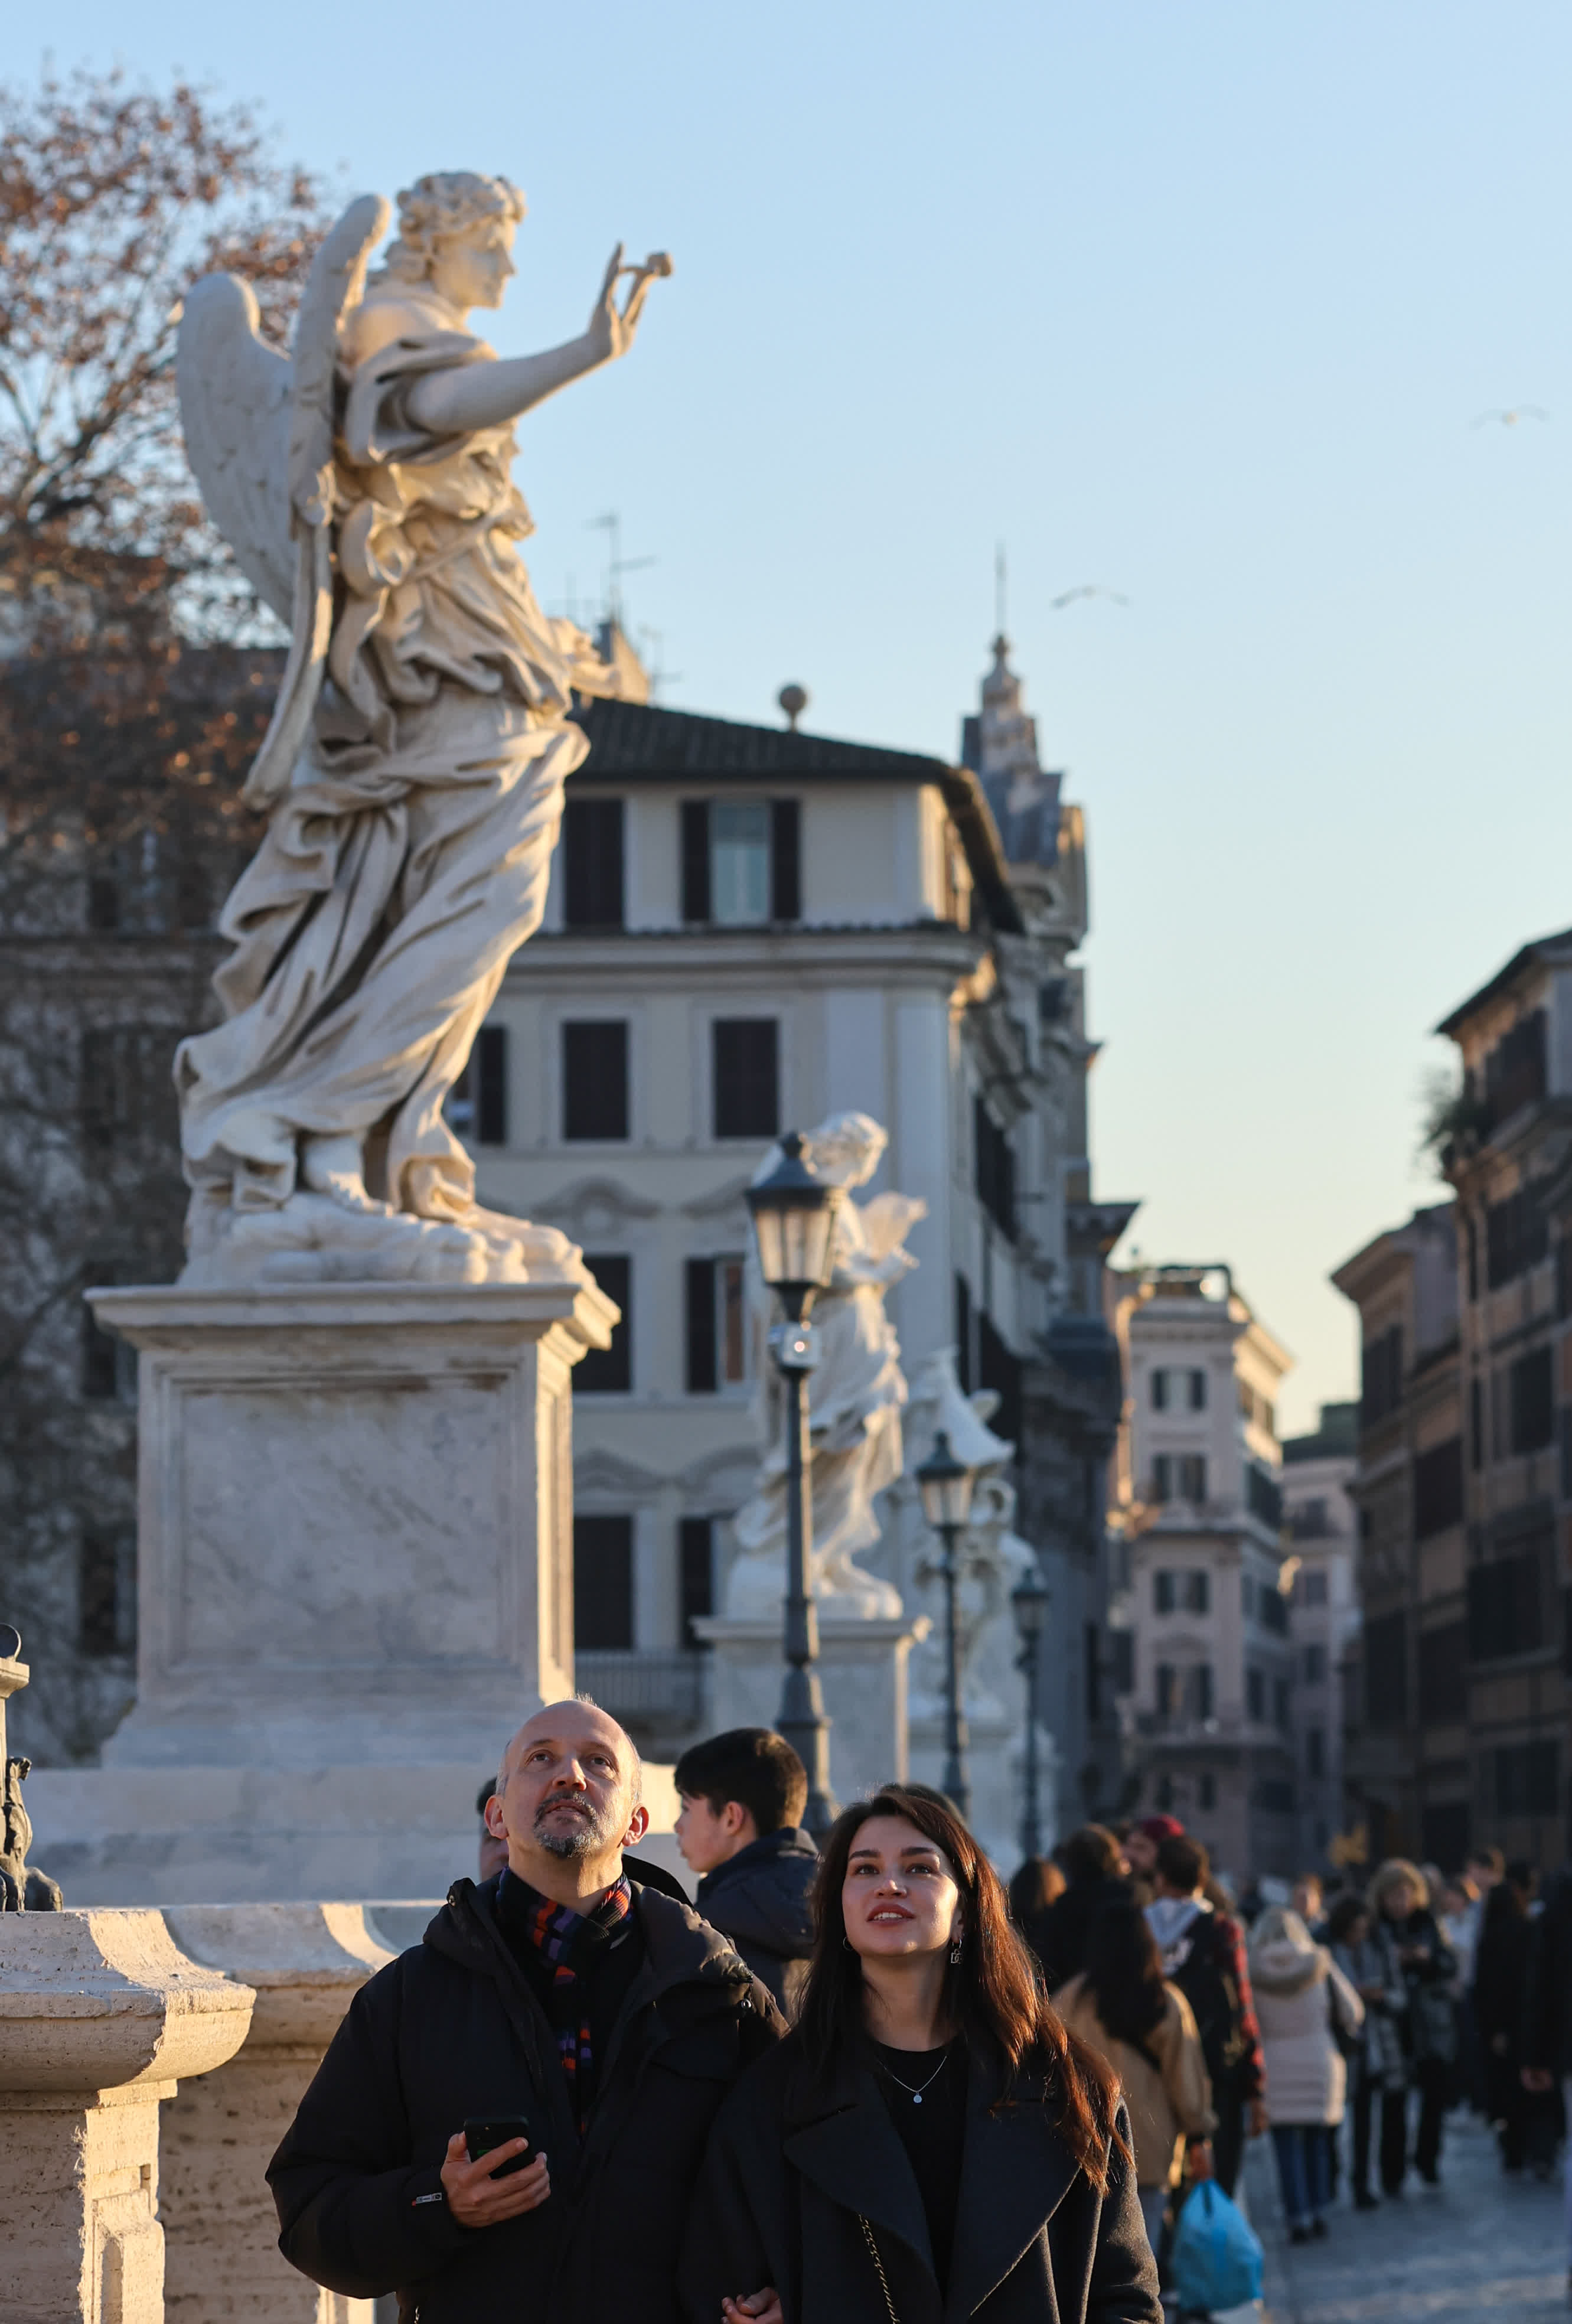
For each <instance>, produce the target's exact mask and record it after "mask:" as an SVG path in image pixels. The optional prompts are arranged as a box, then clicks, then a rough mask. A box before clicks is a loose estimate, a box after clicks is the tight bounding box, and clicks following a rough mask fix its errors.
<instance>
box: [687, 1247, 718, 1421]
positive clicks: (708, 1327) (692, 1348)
mask: <svg viewBox="0 0 1572 2324" xmlns="http://www.w3.org/2000/svg"><path fill="white" fill-rule="evenodd" d="M687 1310H688V1394H689V1395H690V1396H712V1395H713V1394H714V1392H715V1388H716V1385H717V1382H716V1377H715V1262H714V1260H713V1259H689V1261H688V1265H687Z"/></svg>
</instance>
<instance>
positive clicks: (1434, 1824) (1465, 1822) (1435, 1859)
mask: <svg viewBox="0 0 1572 2324" xmlns="http://www.w3.org/2000/svg"><path fill="white" fill-rule="evenodd" d="M1473 1845H1474V1840H1473V1818H1472V1816H1471V1815H1470V1814H1469V1812H1468V1803H1467V1801H1466V1800H1436V1801H1432V1803H1430V1806H1429V1807H1424V1808H1421V1809H1420V1855H1421V1856H1422V1857H1423V1858H1424V1860H1425V1862H1426V1863H1427V1864H1466V1862H1467V1861H1468V1851H1469V1849H1471V1848H1472V1847H1473Z"/></svg>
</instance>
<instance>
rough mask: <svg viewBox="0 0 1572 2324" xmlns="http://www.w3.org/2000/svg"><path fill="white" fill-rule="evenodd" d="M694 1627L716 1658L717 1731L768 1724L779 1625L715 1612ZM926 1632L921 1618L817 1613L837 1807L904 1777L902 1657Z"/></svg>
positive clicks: (776, 1700) (777, 1678)
mask: <svg viewBox="0 0 1572 2324" xmlns="http://www.w3.org/2000/svg"><path fill="white" fill-rule="evenodd" d="M694 1629H695V1630H697V1632H698V1633H699V1636H700V1637H703V1638H704V1639H707V1640H708V1642H709V1644H710V1646H712V1649H713V1653H714V1673H713V1681H712V1684H713V1692H712V1713H711V1716H712V1719H713V1721H714V1725H715V1727H716V1729H717V1730H721V1729H725V1728H728V1727H773V1726H774V1725H775V1723H776V1715H777V1711H778V1710H779V1708H780V1682H781V1669H782V1664H781V1626H780V1623H779V1622H778V1621H742V1620H738V1619H734V1618H731V1617H730V1616H726V1615H713V1616H711V1617H709V1618H706V1619H704V1620H703V1621H697V1622H695V1623H694ZM927 1635H928V1618H927V1616H926V1615H925V1614H919V1615H916V1616H915V1618H914V1617H910V1616H907V1615H904V1614H902V1615H896V1616H893V1617H891V1616H886V1617H883V1618H878V1619H876V1620H871V1621H869V1620H858V1621H838V1620H836V1619H835V1618H833V1617H832V1616H828V1617H827V1616H824V1615H823V1614H821V1616H820V1620H819V1681H820V1684H821V1686H822V1688H823V1695H824V1709H825V1711H826V1712H827V1713H828V1714H829V1717H830V1720H831V1729H830V1781H831V1786H832V1790H833V1791H834V1794H835V1796H836V1798H837V1799H838V1800H839V1801H840V1802H841V1805H842V1806H845V1805H846V1803H848V1802H849V1801H851V1800H854V1799H858V1798H860V1796H861V1795H862V1794H864V1793H867V1792H871V1791H875V1790H877V1789H878V1785H879V1784H885V1783H903V1782H904V1781H905V1780H906V1773H907V1747H906V1657H907V1655H909V1654H910V1653H911V1650H912V1648H913V1646H915V1644H916V1643H917V1641H918V1640H919V1639H920V1638H925V1637H927Z"/></svg>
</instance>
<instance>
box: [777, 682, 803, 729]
mask: <svg viewBox="0 0 1572 2324" xmlns="http://www.w3.org/2000/svg"><path fill="white" fill-rule="evenodd" d="M775 698H776V700H777V702H778V703H779V704H780V706H781V708H782V709H783V710H784V711H785V712H786V716H787V717H788V718H789V719H790V720H791V722H792V724H793V725H794V726H795V724H796V723H797V720H798V719H799V718H800V717H801V716H802V715H803V713H804V710H805V709H806V708H807V706H808V701H809V696H808V689H807V687H805V686H783V687H781V690H780V692H779V693H778V694H777V696H776V697H775Z"/></svg>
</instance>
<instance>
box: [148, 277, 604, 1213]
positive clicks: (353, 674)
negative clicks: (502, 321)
mask: <svg viewBox="0 0 1572 2324" xmlns="http://www.w3.org/2000/svg"><path fill="white" fill-rule="evenodd" d="M460 321H461V318H459V317H458V316H456V315H455V313H454V312H453V310H452V309H449V308H448V307H446V305H445V303H444V302H443V301H442V300H439V299H438V298H437V296H436V294H435V292H434V291H432V290H431V288H430V286H429V285H428V284H409V283H406V282H400V281H394V280H391V278H388V277H386V276H383V277H381V278H378V279H376V280H374V281H373V282H372V285H371V287H370V289H369V290H368V291H367V294H366V298H365V300H364V302H363V305H362V306H360V307H359V308H357V309H355V310H354V313H353V314H352V316H351V317H350V318H349V321H348V323H347V325H346V327H345V335H344V341H343V344H342V346H341V349H340V362H341V370H342V377H343V384H344V387H345V408H344V419H343V433H342V437H341V440H340V443H339V446H338V471H337V473H338V484H339V489H340V493H341V495H342V498H343V501H344V502H345V504H346V505H345V509H344V510H343V512H341V515H340V518H339V522H338V527H337V549H338V587H337V591H336V604H335V614H334V625H333V638H332V642H331V645H330V648H329V652H328V678H329V682H328V685H327V687H326V689H325V692H324V695H323V698H322V703H321V705H320V707H319V709H318V713H317V722H316V731H315V733H314V736H313V740H312V742H311V744H310V746H309V748H308V752H306V753H305V754H304V755H303V756H302V758H301V760H300V762H299V765H298V766H297V768H296V769H295V772H294V777H293V779H292V782H291V784H290V789H289V791H288V792H287V793H286V795H285V796H284V798H282V799H281V800H280V803H279V804H278V806H277V807H275V809H274V811H273V815H272V818H271V824H270V826H269V830H268V833H267V836H266V838H265V839H264V840H263V842H262V846H261V848H260V849H259V850H258V852H257V854H256V856H255V858H254V860H253V862H252V863H251V864H250V865H249V866H248V867H247V869H246V871H244V873H243V875H242V877H241V879H240V881H239V882H238V884H237V885H236V887H235V889H234V892H233V894H232V895H231V896H230V898H229V900H228V902H227V903H226V905H225V908H224V912H223V914H222V917H221V918H220V921H219V927H220V930H221V932H222V934H223V935H224V936H227V937H228V938H229V939H230V941H231V943H232V944H233V945H234V950H233V952H232V953H231V954H229V956H228V958H227V959H226V960H225V964H224V965H223V967H222V968H221V969H220V970H219V972H218V974H217V976H216V979H215V984H216V990H217V992H218V995H219V998H220V1001H221V1002H222V1004H223V1007H224V1010H225V1022H224V1023H223V1024H221V1025H219V1026H218V1027H216V1028H215V1029H214V1030H212V1031H211V1032H207V1033H199V1034H197V1035H195V1036H194V1037H192V1038H190V1039H188V1040H187V1041H184V1042H182V1043H181V1045H180V1047H179V1052H178V1055H177V1058H176V1067H175V1072H176V1080H177V1083H178V1085H179V1092H180V1112H181V1140H182V1145H183V1148H184V1153H185V1165H186V1175H187V1176H188V1179H189V1180H190V1182H191V1184H192V1185H194V1186H196V1187H198V1189H200V1190H205V1191H207V1192H209V1193H210V1194H212V1195H213V1196H214V1197H215V1198H217V1199H226V1198H232V1199H233V1201H234V1204H235V1207H236V1208H238V1209H242V1210H244V1209H255V1208H260V1207H264V1206H269V1205H273V1204H277V1203H282V1202H284V1201H286V1200H287V1199H288V1197H289V1196H290V1194H292V1193H293V1192H294V1190H295V1184H296V1169H297V1160H298V1141H299V1139H300V1138H301V1137H302V1136H308V1135H309V1136H335V1135H345V1134H352V1135H354V1136H355V1137H357V1138H359V1139H362V1140H366V1139H372V1149H373V1150H372V1164H373V1171H374V1165H375V1161H376V1158H377V1154H378V1151H379V1150H380V1149H381V1148H382V1143H383V1141H384V1140H385V1162H384V1164H383V1167H382V1170H381V1171H374V1175H375V1176H378V1177H382V1178H383V1179H384V1180H385V1185H384V1186H383V1187H382V1188H381V1189H379V1190H380V1191H383V1192H384V1193H385V1199H386V1200H387V1201H388V1202H390V1203H392V1204H393V1205H394V1206H395V1208H398V1209H400V1210H404V1211H409V1212H414V1213H418V1215H420V1216H422V1217H426V1218H437V1219H440V1218H462V1217H464V1215H465V1214H466V1213H468V1212H469V1211H470V1210H471V1208H472V1207H473V1198H474V1167H473V1163H472V1162H471V1161H470V1159H469V1157H468V1156H467V1155H466V1154H465V1153H464V1148H462V1147H461V1146H460V1144H459V1143H458V1140H457V1139H455V1137H454V1136H453V1133H452V1132H451V1130H449V1129H448V1127H447V1125H446V1122H445V1120H443V1113H442V1108H443V1101H444V1099H445V1098H446V1095H447V1093H448V1091H449V1090H450V1089H451V1088H452V1086H453V1084H454V1083H455V1081H456V1079H457V1078H458V1076H459V1074H461V1073H462V1071H463V1069H464V1063H465V1060H466V1059H467V1057H468V1056H469V1052H470V1047H471V1045H472V1043H473V1039H474V1037H475V1034H476V1032H477V1031H478V1030H479V1028H480V1025H481V1022H482V1020H483V1018H484V1016H485V1014H486V1011H487V1010H488V1009H489V1008H490V1007H491V1004H492V1000H493V998H494V997H495V994H496V991H497V988H498V986H499V985H500V983H501V980H502V974H503V971H504V970H505V968H506V967H507V964H508V961H509V959H510V956H511V954H513V953H514V952H515V951H516V949H517V948H518V946H519V945H520V944H521V943H522V942H523V941H524V939H525V938H526V937H527V936H529V935H531V934H532V933H533V932H534V930H535V929H536V928H538V927H539V925H540V918H541V914H542V912H543V910H544V908H545V902H546V889H547V879H548V877H549V874H550V869H551V857H552V852H553V850H554V848H555V846H556V835H557V828H558V825H559V824H560V821H561V816H562V788H563V783H564V780H565V778H566V777H567V776H568V775H569V774H570V773H571V772H572V770H573V769H574V768H575V766H577V765H578V764H579V762H580V761H581V760H582V759H583V758H584V753H585V752H586V750H587V748H588V745H587V743H586V742H585V741H584V735H583V733H581V731H580V730H579V729H578V728H577V727H576V726H575V725H572V724H569V723H568V713H569V711H570V709H571V707H572V695H573V689H574V688H575V687H578V688H580V689H581V690H584V691H592V692H601V691H603V690H605V688H606V684H607V677H608V673H607V672H606V670H605V669H604V666H603V665H602V663H601V662H600V661H599V659H598V658H597V657H596V656H595V654H594V652H593V648H592V646H591V644H590V641H589V640H588V639H587V638H586V637H584V634H583V633H582V632H580V631H578V630H576V629H575V628H574V626H573V625H572V623H570V622H562V621H556V620H554V619H553V618H552V617H550V616H549V615H547V613H543V612H542V610H541V608H540V606H539V605H538V604H537V602H536V599H535V595H534V593H533V591H532V590H531V588H530V586H529V576H528V575H527V574H526V572H525V569H524V567H523V565H522V563H521V562H520V560H519V555H518V552H517V548H516V543H517V542H518V541H519V540H520V539H523V538H524V537H525V536H526V535H527V534H528V533H529V531H530V530H532V527H531V523H530V519H529V511H528V509H527V508H526V507H525V505H524V503H523V500H522V499H521V498H520V496H519V493H518V492H517V491H516V490H515V488H514V485H513V484H512V481H511V477H510V461H511V458H512V455H513V449H514V446H513V436H512V431H511V429H510V428H506V427H503V428H492V429H479V430H475V431H472V432H470V433H467V434H464V435H459V436H451V437H438V436H434V435H432V434H431V433H430V432H429V430H427V429H422V428H419V427H418V426H417V425H416V424H415V423H414V422H413V420H411V419H410V417H409V412H408V410H407V409H406V398H407V394H408V391H409V386H410V385H411V384H412V383H414V382H416V381H418V379H420V378H422V377H423V376H425V375H427V374H429V373H431V372H433V371H437V370H441V369H445V368H447V367H449V366H452V365H455V364H469V363H476V362H485V361H488V360H490V359H491V352H492V351H491V349H490V348H489V347H487V346H485V345H484V343H483V341H481V340H479V339H477V338H474V337H472V336H471V335H470V334H469V333H468V332H466V331H464V329H462V328H461V327H460ZM373 1133H374V1136H373Z"/></svg>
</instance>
